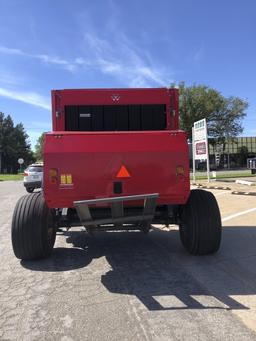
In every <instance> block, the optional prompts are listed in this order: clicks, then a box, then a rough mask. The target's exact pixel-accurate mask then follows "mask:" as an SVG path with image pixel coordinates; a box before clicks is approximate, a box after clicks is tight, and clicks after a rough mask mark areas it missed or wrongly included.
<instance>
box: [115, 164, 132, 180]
mask: <svg viewBox="0 0 256 341" xmlns="http://www.w3.org/2000/svg"><path fill="white" fill-rule="evenodd" d="M116 177H117V178H130V177H131V176H130V174H129V172H128V170H127V169H126V167H125V166H122V167H121V168H120V169H119V172H118V173H117V176H116Z"/></svg>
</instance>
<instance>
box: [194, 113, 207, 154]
mask: <svg viewBox="0 0 256 341" xmlns="http://www.w3.org/2000/svg"><path fill="white" fill-rule="evenodd" d="M194 143H195V160H207V157H208V150H207V149H208V139H207V124H206V119H205V118H204V119H203V120H200V121H197V122H195V123H194Z"/></svg>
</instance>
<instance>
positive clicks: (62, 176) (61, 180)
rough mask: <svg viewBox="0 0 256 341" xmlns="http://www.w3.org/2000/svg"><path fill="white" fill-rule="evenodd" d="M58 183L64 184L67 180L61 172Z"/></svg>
mask: <svg viewBox="0 0 256 341" xmlns="http://www.w3.org/2000/svg"><path fill="white" fill-rule="evenodd" d="M60 183H61V184H62V185H65V184H66V183H67V182H66V174H61V175H60Z"/></svg>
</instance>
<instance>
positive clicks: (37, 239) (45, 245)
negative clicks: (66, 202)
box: [12, 192, 56, 260]
mask: <svg viewBox="0 0 256 341" xmlns="http://www.w3.org/2000/svg"><path fill="white" fill-rule="evenodd" d="M54 213H55V211H54V210H52V209H49V208H48V207H47V205H46V203H45V201H44V198H43V195H42V193H41V192H37V193H32V194H30V195H25V196H23V197H21V198H20V199H19V200H18V202H17V204H16V207H15V209H14V213H13V217H12V247H13V251H14V254H15V256H16V257H17V258H19V259H22V260H35V259H40V258H46V257H48V256H49V255H50V254H51V252H52V249H53V246H54V243H55V238H56V228H55V226H54Z"/></svg>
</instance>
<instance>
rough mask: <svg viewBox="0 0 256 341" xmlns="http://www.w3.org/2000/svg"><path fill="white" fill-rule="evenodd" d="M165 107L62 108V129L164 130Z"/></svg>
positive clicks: (108, 106)
mask: <svg viewBox="0 0 256 341" xmlns="http://www.w3.org/2000/svg"><path fill="white" fill-rule="evenodd" d="M165 110H166V109H165V105H159V104H157V105H106V106H103V105H92V106H85V105H83V106H75V105H71V106H66V108H65V129H66V130H67V131H68V130H71V131H79V130H80V131H116V130H117V131H129V130H135V131H136V130H137V131H140V130H141V131H143V130H164V129H165V128H166V113H165Z"/></svg>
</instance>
